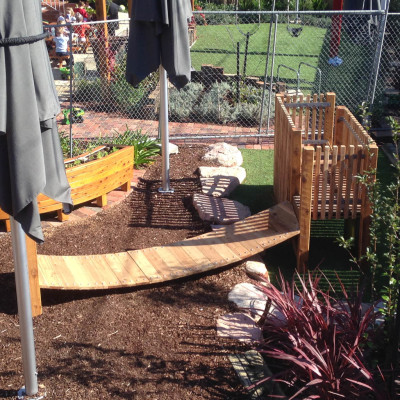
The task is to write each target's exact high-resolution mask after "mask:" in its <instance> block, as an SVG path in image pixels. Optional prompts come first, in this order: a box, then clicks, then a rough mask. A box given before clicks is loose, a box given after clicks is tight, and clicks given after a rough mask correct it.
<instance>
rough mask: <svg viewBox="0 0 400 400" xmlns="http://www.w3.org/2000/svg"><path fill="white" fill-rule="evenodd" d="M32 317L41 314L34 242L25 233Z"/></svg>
mask: <svg viewBox="0 0 400 400" xmlns="http://www.w3.org/2000/svg"><path fill="white" fill-rule="evenodd" d="M25 243H26V255H27V263H28V275H29V291H30V297H31V310H32V317H37V316H38V315H41V314H42V298H41V296H40V285H39V271H38V262H37V253H36V242H35V241H34V240H32V239H31V238H30V237H29V236H26V235H25Z"/></svg>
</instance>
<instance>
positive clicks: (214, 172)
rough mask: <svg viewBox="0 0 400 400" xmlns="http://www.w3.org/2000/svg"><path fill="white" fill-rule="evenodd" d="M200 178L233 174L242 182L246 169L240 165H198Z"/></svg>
mask: <svg viewBox="0 0 400 400" xmlns="http://www.w3.org/2000/svg"><path fill="white" fill-rule="evenodd" d="M199 175H200V178H212V177H219V176H225V177H226V176H233V177H236V178H237V179H238V180H239V183H242V182H243V181H244V180H245V179H246V170H245V169H244V168H242V167H199Z"/></svg>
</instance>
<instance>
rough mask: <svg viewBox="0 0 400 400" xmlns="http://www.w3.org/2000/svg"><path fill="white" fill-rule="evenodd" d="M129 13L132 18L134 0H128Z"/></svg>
mask: <svg viewBox="0 0 400 400" xmlns="http://www.w3.org/2000/svg"><path fill="white" fill-rule="evenodd" d="M128 15H129V18H132V0H128Z"/></svg>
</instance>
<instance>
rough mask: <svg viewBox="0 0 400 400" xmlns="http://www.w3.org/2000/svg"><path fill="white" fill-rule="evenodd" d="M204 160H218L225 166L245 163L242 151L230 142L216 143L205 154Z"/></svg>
mask: <svg viewBox="0 0 400 400" xmlns="http://www.w3.org/2000/svg"><path fill="white" fill-rule="evenodd" d="M203 160H205V161H212V162H217V163H218V164H220V165H222V166H224V167H235V166H240V165H242V163H243V157H242V153H241V152H240V150H239V149H238V148H237V147H236V146H232V145H230V144H228V143H224V142H222V143H214V144H212V145H211V146H210V147H209V148H208V151H207V153H206V154H205V155H204V156H203Z"/></svg>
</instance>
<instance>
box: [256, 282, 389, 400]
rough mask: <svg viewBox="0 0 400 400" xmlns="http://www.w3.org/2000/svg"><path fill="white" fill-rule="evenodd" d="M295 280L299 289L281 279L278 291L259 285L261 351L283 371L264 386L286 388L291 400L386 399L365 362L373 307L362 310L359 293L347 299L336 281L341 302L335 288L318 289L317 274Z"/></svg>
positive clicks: (375, 315) (373, 315) (348, 296)
mask: <svg viewBox="0 0 400 400" xmlns="http://www.w3.org/2000/svg"><path fill="white" fill-rule="evenodd" d="M298 278H299V284H295V283H294V282H292V283H288V282H287V281H285V279H284V278H283V277H282V275H281V276H280V286H281V287H280V289H278V288H276V287H275V286H273V285H271V284H268V285H259V288H260V290H262V291H263V292H264V293H265V294H266V296H267V298H268V302H267V307H266V310H265V312H264V314H263V316H262V317H261V319H260V321H259V323H258V324H259V326H261V327H262V330H263V337H264V339H263V341H262V342H261V345H260V349H259V350H260V352H261V353H263V354H265V356H266V357H268V358H270V359H271V358H272V359H277V360H280V364H282V365H283V367H284V368H283V369H282V371H280V372H278V373H277V374H276V375H275V376H274V377H272V378H266V379H265V380H264V381H266V380H269V379H274V380H275V381H278V382H282V383H284V384H285V385H288V386H287V388H288V392H290V393H291V397H290V399H324V400H330V399H343V398H347V399H355V398H362V399H368V398H377V399H387V398H388V397H387V396H386V395H385V394H384V393H383V392H382V391H381V390H378V389H377V385H376V382H375V378H374V375H373V374H372V373H371V372H370V371H369V370H368V368H367V367H366V363H365V357H364V356H365V354H364V351H365V349H366V348H367V346H366V344H367V341H369V340H371V338H372V334H373V332H374V327H375V319H376V317H377V313H376V312H375V311H374V305H371V306H368V307H365V306H364V307H362V302H361V301H362V300H361V299H362V293H360V292H359V293H358V294H357V295H356V296H350V295H349V294H348V292H347V291H346V289H345V287H344V286H343V284H342V282H341V281H340V279H339V277H338V280H339V283H340V286H341V293H340V299H338V298H336V297H339V294H338V293H335V297H333V292H334V289H333V287H331V293H332V295H330V294H329V293H326V292H323V291H321V290H319V289H318V283H319V281H320V278H321V274H320V275H319V276H311V275H310V274H309V275H308V277H305V278H302V277H300V276H299V277H298ZM363 308H364V309H363ZM264 381H263V382H264ZM260 383H261V382H260Z"/></svg>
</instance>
